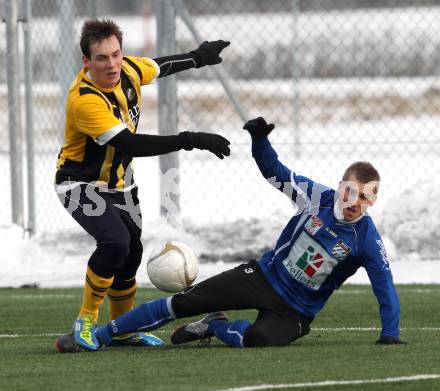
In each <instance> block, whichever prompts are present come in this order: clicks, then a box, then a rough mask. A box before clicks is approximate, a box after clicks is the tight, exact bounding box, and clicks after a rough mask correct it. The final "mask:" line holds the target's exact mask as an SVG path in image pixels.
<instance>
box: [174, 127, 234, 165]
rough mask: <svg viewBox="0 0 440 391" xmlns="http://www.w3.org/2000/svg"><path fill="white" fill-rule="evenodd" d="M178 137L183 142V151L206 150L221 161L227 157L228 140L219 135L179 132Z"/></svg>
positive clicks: (228, 153)
mask: <svg viewBox="0 0 440 391" xmlns="http://www.w3.org/2000/svg"><path fill="white" fill-rule="evenodd" d="M179 136H180V137H182V140H183V149H186V150H187V151H190V150H191V149H193V148H196V149H206V150H208V151H209V152H212V153H213V154H214V155H216V156H217V157H218V158H220V159H223V158H224V157H225V156H229V155H230V153H231V151H230V149H229V146H228V145H229V144H230V142H229V140H227V139H226V138H224V137H223V136H220V135H219V134H213V133H203V132H180V133H179Z"/></svg>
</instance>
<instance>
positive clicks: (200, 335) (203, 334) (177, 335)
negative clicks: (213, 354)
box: [170, 312, 228, 345]
mask: <svg viewBox="0 0 440 391" xmlns="http://www.w3.org/2000/svg"><path fill="white" fill-rule="evenodd" d="M214 320H225V321H227V320H228V318H227V317H226V315H225V314H224V313H223V312H211V313H209V314H208V315H206V316H205V317H204V318H203V319H200V320H199V321H197V322H193V323H187V324H184V325H183V326H180V327H178V328H177V329H175V330H174V331H173V332H172V334H171V336H170V340H171V343H172V344H173V345H179V344H181V343H187V342H192V341H197V340H199V341H200V343H201V344H209V343H210V342H211V337H213V336H214V334H213V333H210V332H208V326H209V324H210V323H211V322H212V321H214Z"/></svg>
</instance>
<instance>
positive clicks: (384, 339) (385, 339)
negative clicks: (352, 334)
mask: <svg viewBox="0 0 440 391" xmlns="http://www.w3.org/2000/svg"><path fill="white" fill-rule="evenodd" d="M402 344H403V345H405V344H406V342H404V341H402V340H400V339H399V338H397V337H390V336H388V335H383V336H381V337H380V338H379V339H378V340H377V341H376V345H402Z"/></svg>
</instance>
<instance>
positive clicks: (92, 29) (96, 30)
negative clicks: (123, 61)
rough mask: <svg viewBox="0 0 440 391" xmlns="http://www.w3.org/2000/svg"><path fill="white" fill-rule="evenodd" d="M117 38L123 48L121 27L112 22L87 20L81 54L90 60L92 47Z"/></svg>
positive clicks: (82, 35) (81, 41)
mask: <svg viewBox="0 0 440 391" xmlns="http://www.w3.org/2000/svg"><path fill="white" fill-rule="evenodd" d="M113 35H114V36H115V37H116V38H117V39H118V41H119V45H121V48H122V31H121V29H120V28H119V26H118V25H117V24H116V23H115V22H113V21H112V20H98V19H95V20H87V21H85V22H84V24H83V27H82V31H81V39H80V41H79V46H80V47H81V52H82V54H83V55H84V56H86V57H87V58H90V45H93V44H95V43H97V42H102V41H103V40H104V39H108V38H110V37H112V36H113Z"/></svg>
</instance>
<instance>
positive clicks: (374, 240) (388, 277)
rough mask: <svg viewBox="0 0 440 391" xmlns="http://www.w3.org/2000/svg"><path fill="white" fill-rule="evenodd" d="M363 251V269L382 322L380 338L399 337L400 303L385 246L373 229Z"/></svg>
mask: <svg viewBox="0 0 440 391" xmlns="http://www.w3.org/2000/svg"><path fill="white" fill-rule="evenodd" d="M367 238H368V241H367V242H366V244H365V249H364V255H363V258H364V267H365V269H366V271H367V274H368V277H369V279H370V282H371V286H372V288H373V292H374V294H375V296H376V298H377V301H378V303H379V312H380V318H381V322H382V332H381V335H382V336H391V337H399V334H400V329H399V324H400V303H399V296H398V294H397V291H396V287H395V286H394V282H393V276H392V274H391V270H390V267H389V263H388V258H387V254H386V250H385V246H384V244H383V242H382V239H381V237H380V235H379V233H378V232H377V231H376V230H375V229H374V232H372V230H370V231H369V232H368V234H367Z"/></svg>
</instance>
